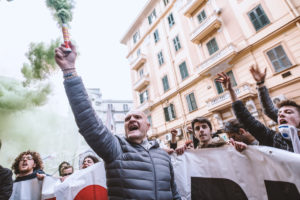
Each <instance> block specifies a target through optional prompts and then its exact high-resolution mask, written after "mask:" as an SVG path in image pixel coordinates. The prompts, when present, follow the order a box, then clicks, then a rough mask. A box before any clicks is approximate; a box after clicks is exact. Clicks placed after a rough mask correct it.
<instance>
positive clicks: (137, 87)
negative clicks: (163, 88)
mask: <svg viewBox="0 0 300 200" xmlns="http://www.w3.org/2000/svg"><path fill="white" fill-rule="evenodd" d="M149 83H150V79H149V74H144V75H143V76H142V77H141V78H140V79H139V80H138V81H137V82H135V83H134V85H133V89H134V90H135V91H140V90H141V89H143V88H144V87H146V86H147V85H149Z"/></svg>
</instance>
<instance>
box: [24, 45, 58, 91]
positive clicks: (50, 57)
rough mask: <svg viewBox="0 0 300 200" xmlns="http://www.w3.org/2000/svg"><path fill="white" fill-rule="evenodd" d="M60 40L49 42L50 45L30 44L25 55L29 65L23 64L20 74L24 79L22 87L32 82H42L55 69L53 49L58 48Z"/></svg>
mask: <svg viewBox="0 0 300 200" xmlns="http://www.w3.org/2000/svg"><path fill="white" fill-rule="evenodd" d="M59 44H60V40H59V39H57V40H55V41H51V43H50V45H48V46H47V45H45V44H44V43H42V42H40V43H38V44H35V43H31V44H30V48H29V51H28V52H27V53H26V57H27V58H28V60H29V62H30V64H27V63H25V64H23V67H22V69H21V72H22V74H23V76H24V78H25V79H26V80H25V81H24V85H29V84H30V83H31V82H32V81H36V80H44V79H46V78H47V77H48V75H49V74H50V73H51V72H52V71H54V70H55V69H57V65H56V63H55V59H54V56H55V53H54V49H55V48H56V47H58V46H59Z"/></svg>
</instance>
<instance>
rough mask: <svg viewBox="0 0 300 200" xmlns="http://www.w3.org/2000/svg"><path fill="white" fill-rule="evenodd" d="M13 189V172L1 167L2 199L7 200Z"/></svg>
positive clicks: (0, 197)
mask: <svg viewBox="0 0 300 200" xmlns="http://www.w3.org/2000/svg"><path fill="white" fill-rule="evenodd" d="M12 189H13V180H12V172H11V170H9V169H6V168H3V167H2V166H1V165H0V199H1V200H7V199H9V197H10V196H11V193H12Z"/></svg>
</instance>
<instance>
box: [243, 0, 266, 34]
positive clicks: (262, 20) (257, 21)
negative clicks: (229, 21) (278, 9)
mask: <svg viewBox="0 0 300 200" xmlns="http://www.w3.org/2000/svg"><path fill="white" fill-rule="evenodd" d="M248 16H249V18H250V20H251V22H252V24H253V26H254V28H255V30H256V31H258V30H259V29H261V28H262V27H264V26H266V25H268V24H269V23H270V20H269V18H268V17H267V15H266V14H265V12H264V10H263V9H262V7H261V5H259V6H257V7H256V8H254V9H253V10H251V11H250V12H249V13H248Z"/></svg>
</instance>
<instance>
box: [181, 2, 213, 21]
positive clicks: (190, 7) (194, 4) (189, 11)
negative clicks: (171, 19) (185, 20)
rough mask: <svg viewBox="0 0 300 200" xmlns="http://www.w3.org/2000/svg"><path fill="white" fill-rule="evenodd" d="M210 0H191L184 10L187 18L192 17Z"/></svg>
mask: <svg viewBox="0 0 300 200" xmlns="http://www.w3.org/2000/svg"><path fill="white" fill-rule="evenodd" d="M207 1H208V0H191V1H189V2H188V3H187V4H186V6H185V7H184V8H183V15H184V16H186V17H191V16H192V15H193V12H194V11H195V10H196V9H197V8H198V7H199V6H200V5H201V4H203V3H205V2H207Z"/></svg>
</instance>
